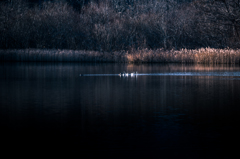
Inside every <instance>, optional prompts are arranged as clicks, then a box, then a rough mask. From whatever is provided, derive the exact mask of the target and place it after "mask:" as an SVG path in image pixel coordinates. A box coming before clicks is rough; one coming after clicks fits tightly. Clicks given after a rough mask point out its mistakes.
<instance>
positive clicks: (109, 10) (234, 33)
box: [0, 0, 240, 51]
mask: <svg viewBox="0 0 240 159" xmlns="http://www.w3.org/2000/svg"><path fill="white" fill-rule="evenodd" d="M30 2H31V3H30ZM73 6H74V7H73ZM239 17H240V4H239V1H237V0H229V1H217V0H211V1H209V0H195V1H192V0H181V1H180V0H166V1H165V0H147V1H143V0H124V1H120V0H105V1H98V0H92V1H90V0H62V1H52V2H51V1H49V0H46V1H44V0H29V1H27V0H6V1H4V2H1V3H0V21H1V23H0V35H1V37H0V48H2V49H9V48H18V49H20V48H50V49H51V48H55V49H75V50H96V51H117V50H129V49H132V48H135V49H137V48H139V49H142V48H148V49H157V48H165V49H181V48H190V49H194V48H201V47H213V48H227V47H229V48H239V46H240V43H239V39H240V36H239V34H240V20H239Z"/></svg>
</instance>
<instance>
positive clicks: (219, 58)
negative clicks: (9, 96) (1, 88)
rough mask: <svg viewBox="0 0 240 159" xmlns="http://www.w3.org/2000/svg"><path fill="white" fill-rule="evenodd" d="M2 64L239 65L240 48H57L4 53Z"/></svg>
mask: <svg viewBox="0 0 240 159" xmlns="http://www.w3.org/2000/svg"><path fill="white" fill-rule="evenodd" d="M0 61H38V62H43V61H51V62H120V63H156V62H159V63H205V64H223V63H226V64H238V63H240V50H239V49H235V50H234V49H228V48H227V49H212V48H201V49H195V50H191V49H182V50H164V49H156V50H150V49H131V50H130V51H115V52H98V51H76V50H54V49H52V50H51V49H43V50H41V49H25V50H0Z"/></svg>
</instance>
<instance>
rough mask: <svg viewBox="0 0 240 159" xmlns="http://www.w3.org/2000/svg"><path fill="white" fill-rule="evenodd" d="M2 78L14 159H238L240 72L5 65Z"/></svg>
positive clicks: (0, 117) (4, 125)
mask: <svg viewBox="0 0 240 159" xmlns="http://www.w3.org/2000/svg"><path fill="white" fill-rule="evenodd" d="M123 71H126V72H135V71H137V72H138V74H136V75H132V76H130V75H129V76H119V75H118V74H119V73H120V72H123ZM0 74H1V75H0V128H1V133H0V134H1V138H2V139H1V145H4V148H3V149H2V150H3V151H2V152H4V151H6V150H10V151H11V152H12V153H7V155H8V156H11V155H16V154H17V155H19V156H25V157H33V158H34V157H37V156H45V157H46V156H52V157H55V158H56V157H59V156H62V155H66V156H68V157H69V158H93V157H95V158H96V157H101V158H102V157H103V158H163V159H164V158H195V159H196V158H229V157H231V156H232V155H233V154H237V151H236V149H235V148H237V147H236V146H235V145H234V144H238V138H239V131H238V129H239V122H238V121H239V118H240V116H239V113H240V107H239V92H240V67H239V65H214V66H213V65H200V64H197V65H196V64H195V65H193V64H116V63H115V64H114V63H101V64H100V63H35V62H32V63H31V62H30V63H18V62H15V63H0ZM80 74H82V75H80ZM30 152H31V153H30ZM32 153H33V156H32Z"/></svg>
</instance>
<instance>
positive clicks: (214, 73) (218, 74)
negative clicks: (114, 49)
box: [79, 72, 240, 77]
mask: <svg viewBox="0 0 240 159" xmlns="http://www.w3.org/2000/svg"><path fill="white" fill-rule="evenodd" d="M79 76H120V77H136V76H223V77H226V76H235V77H236V76H237V77H240V72H172V73H138V74H128V75H126V74H124V75H123V74H80V75H79Z"/></svg>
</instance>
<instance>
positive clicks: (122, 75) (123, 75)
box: [119, 71, 137, 77]
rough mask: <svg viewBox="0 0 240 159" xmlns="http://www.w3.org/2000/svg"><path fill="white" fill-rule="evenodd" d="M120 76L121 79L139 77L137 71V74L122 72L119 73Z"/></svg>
mask: <svg viewBox="0 0 240 159" xmlns="http://www.w3.org/2000/svg"><path fill="white" fill-rule="evenodd" d="M119 76H121V77H127V76H137V71H136V72H132V73H127V72H125V71H124V72H122V73H119Z"/></svg>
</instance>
